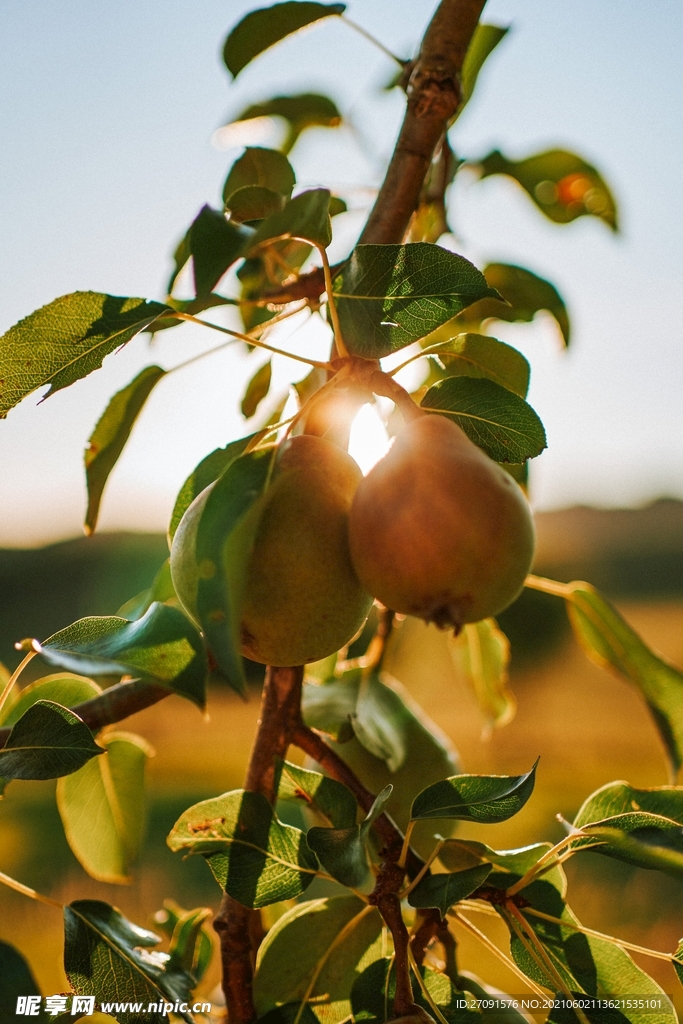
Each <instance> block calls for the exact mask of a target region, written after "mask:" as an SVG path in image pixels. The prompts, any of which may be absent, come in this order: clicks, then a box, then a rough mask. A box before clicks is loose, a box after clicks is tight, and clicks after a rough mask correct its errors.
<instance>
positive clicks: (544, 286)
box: [479, 263, 570, 345]
mask: <svg viewBox="0 0 683 1024" xmlns="http://www.w3.org/2000/svg"><path fill="white" fill-rule="evenodd" d="M484 277H485V278H486V280H487V281H488V283H489V284H490V285H491V287H492V288H495V289H496V290H497V291H499V292H500V294H501V295H502V296H503V298H504V299H505V301H506V302H507V303H508V305H507V306H505V305H502V304H501V303H499V302H493V301H492V300H490V299H486V300H485V301H484V303H482V307H479V308H484V307H485V308H484V316H489V317H495V318H496V319H497V320H506V321H508V322H510V323H511V322H514V321H516V320H521V321H523V322H525V323H530V322H531V321H532V320H533V318H534V317H535V316H536V313H538V312H539V310H541V309H545V310H547V311H548V312H549V313H550V314H551V315H552V316H553V317H554V318H555V320H556V321H557V325H558V327H559V328H560V331H561V332H562V337H563V339H564V343H565V345H569V337H570V324H569V313H568V312H567V307H566V305H565V303H564V299H563V298H562V296H561V295H560V293H559V292H558V290H557V288H556V287H555V285H553V284H551V283H550V281H546V280H545V279H544V278H542V277H538V275H536V274H532V272H531V271H530V270H526V269H525V268H524V267H517V266H514V264H511V263H489V264H488V265H487V266H486V267H484Z"/></svg>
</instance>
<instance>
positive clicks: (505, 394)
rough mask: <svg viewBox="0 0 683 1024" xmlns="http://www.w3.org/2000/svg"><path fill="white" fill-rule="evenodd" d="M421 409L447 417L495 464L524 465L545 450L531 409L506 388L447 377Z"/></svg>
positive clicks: (540, 428) (540, 427) (482, 380)
mask: <svg viewBox="0 0 683 1024" xmlns="http://www.w3.org/2000/svg"><path fill="white" fill-rule="evenodd" d="M420 405H421V406H422V408H423V409H424V410H425V411H426V412H436V413H440V414H441V415H442V416H448V417H450V419H452V420H453V422H454V423H456V424H457V425H458V426H459V427H460V428H461V429H462V430H464V431H465V433H466V434H467V436H468V437H469V439H470V441H473V442H474V444H476V445H478V446H479V447H480V448H482V449H483V450H484V451H485V452H486V454H487V455H489V456H490V457H491V458H492V459H493V460H494V461H495V462H512V463H519V462H526V460H527V459H534V458H536V456H537V455H540V454H541V452H542V451H543V449H544V448H545V447H546V437H545V430H544V429H543V424H542V423H541V421H540V419H539V418H538V415H537V413H536V412H534V410H533V409H532V408H531V406H530V405H529V404H528V403H527V402H525V401H524V399H523V398H520V397H519V395H515V394H514V393H513V392H512V391H508V390H507V388H504V387H501V385H500V384H496V383H494V381H492V380H486V379H485V378H483V377H482V378H477V377H446V379H445V380H441V381H438V382H437V383H436V384H434V385H433V386H432V387H431V388H430V389H429V391H428V392H427V394H426V395H425V396H424V398H423V399H422V401H421V403H420Z"/></svg>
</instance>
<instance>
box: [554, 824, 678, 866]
mask: <svg viewBox="0 0 683 1024" xmlns="http://www.w3.org/2000/svg"><path fill="white" fill-rule="evenodd" d="M583 832H584V833H585V835H586V837H587V839H586V840H585V844H586V848H587V849H588V848H589V847H590V844H592V843H595V842H596V841H597V842H598V843H599V845H597V846H594V847H593V849H594V851H595V853H602V854H605V855H606V856H608V857H613V858H614V859H615V860H622V861H625V862H626V863H627V864H634V865H635V866H636V867H640V868H651V869H654V870H657V871H664V872H666V873H667V874H669V875H679V876H680V875H683V828H681V826H680V824H679V823H678V822H676V821H672V820H671V819H670V818H663V817H662V816H661V815H659V814H646V813H643V812H642V811H632V812H630V813H627V814H618V815H616V816H615V817H613V818H605V820H604V821H598V822H595V823H592V824H590V825H585V826H584V828H583ZM572 846H573V847H574V848H575V849H579V850H580V849H582V848H583V847H584V841H583V840H577V842H576V843H575V844H572Z"/></svg>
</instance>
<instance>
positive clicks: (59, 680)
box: [0, 672, 102, 726]
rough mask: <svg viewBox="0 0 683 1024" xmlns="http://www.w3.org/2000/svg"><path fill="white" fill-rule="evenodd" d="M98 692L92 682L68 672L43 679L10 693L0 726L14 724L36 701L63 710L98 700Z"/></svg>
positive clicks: (0, 713) (0, 715) (96, 686)
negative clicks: (58, 706)
mask: <svg viewBox="0 0 683 1024" xmlns="http://www.w3.org/2000/svg"><path fill="white" fill-rule="evenodd" d="M101 692H102V691H101V689H100V687H99V686H98V685H97V684H96V683H93V681H92V679H86V678H85V677H84V676H77V675H73V674H72V673H71V672H59V673H57V674H55V675H52V676H43V678H42V679H37V680H36V682H35V683H29V685H28V686H25V687H24V688H23V689H22V690H14V691H13V693H12V695H11V696H10V697H9V699H8V700H7V703H6V704H5V705H4V707H3V708H2V710H1V711H0V725H5V726H7V725H14V724H15V723H16V722H18V721H19V719H20V718H21V716H22V715H23V714H24V712H25V711H28V709H29V708H30V707H32V706H33V705H34V704H35V703H36V701H39V700H49V701H53V702H54V703H55V704H61V705H62V707H64V708H71V707H74V705H76V704H81V703H82V702H83V701H86V700H90V699H91V698H92V697H97V696H98V694H100V693H101Z"/></svg>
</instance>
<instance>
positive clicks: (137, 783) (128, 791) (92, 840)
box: [57, 732, 153, 884]
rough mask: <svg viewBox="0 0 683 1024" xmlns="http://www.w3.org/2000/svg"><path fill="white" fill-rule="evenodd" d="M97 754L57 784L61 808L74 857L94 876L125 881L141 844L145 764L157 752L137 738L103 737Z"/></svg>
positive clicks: (122, 734) (114, 734)
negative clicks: (102, 754)
mask: <svg viewBox="0 0 683 1024" xmlns="http://www.w3.org/2000/svg"><path fill="white" fill-rule="evenodd" d="M100 743H101V745H102V746H103V747H104V748H105V750H106V752H107V753H106V754H105V756H104V757H98V758H94V759H93V760H92V761H89V762H88V763H87V764H85V765H84V766H83V767H82V768H81V769H80V770H79V771H77V772H74V774H72V775H69V776H68V777H67V778H64V779H60V780H59V782H58V783H57V806H58V808H59V814H60V816H61V819H62V824H63V825H64V832H65V833H66V838H67V840H68V842H69V846H70V847H71V849H72V850H73V852H74V854H75V856H76V859H77V860H78V861H79V863H80V864H81V866H82V867H83V868H84V869H85V870H86V871H87V872H88V874H89V875H90V876H91V877H92V878H96V879H97V880H98V881H100V882H113V883H118V884H125V883H126V882H129V881H130V869H131V866H132V865H133V864H134V863H135V861H136V860H137V857H138V854H139V852H140V849H141V847H142V840H143V838H144V827H145V794H144V772H145V762H146V760H147V758H148V757H149V756H151V754H152V753H153V751H152V749H151V747H150V746H149V744H148V743H146V742H145V740H143V739H141V738H140V737H139V736H134V735H132V734H131V733H127V732H110V733H107V734H106V735H104V736H102V737H101V739H100Z"/></svg>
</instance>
